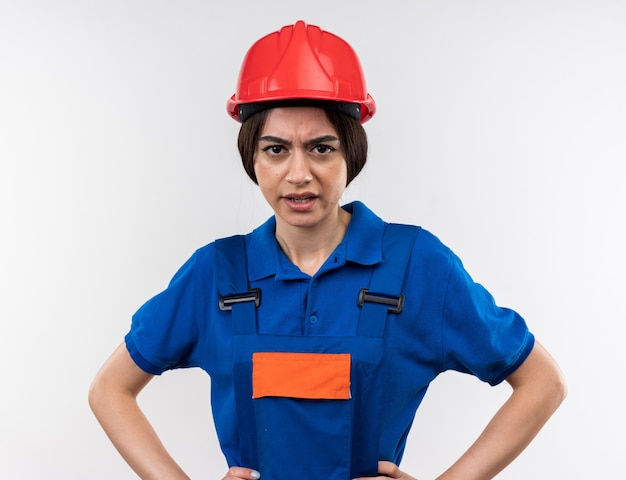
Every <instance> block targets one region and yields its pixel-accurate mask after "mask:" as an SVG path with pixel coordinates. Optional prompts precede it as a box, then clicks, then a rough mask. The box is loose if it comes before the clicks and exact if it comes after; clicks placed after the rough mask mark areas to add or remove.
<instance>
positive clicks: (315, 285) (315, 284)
mask: <svg viewBox="0 0 626 480" xmlns="http://www.w3.org/2000/svg"><path fill="white" fill-rule="evenodd" d="M311 285H313V286H314V287H317V278H316V279H314V280H313V282H311Z"/></svg>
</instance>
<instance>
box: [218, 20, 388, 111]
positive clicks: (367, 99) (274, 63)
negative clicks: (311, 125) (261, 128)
mask: <svg viewBox="0 0 626 480" xmlns="http://www.w3.org/2000/svg"><path fill="white" fill-rule="evenodd" d="M285 104H296V105H297V104H301V105H316V106H322V107H324V108H332V109H336V110H339V111H342V112H344V113H347V114H348V115H350V116H352V117H354V118H356V119H357V120H359V121H360V122H361V123H365V122H366V121H367V120H369V119H370V118H372V116H373V115H374V113H375V112H376V103H375V102H374V99H373V98H372V97H371V96H370V95H369V94H368V93H367V89H366V86H365V77H364V76H363V69H362V68H361V62H360V61H359V58H358V57H357V55H356V53H355V51H354V50H353V49H352V47H351V46H350V45H348V43H347V42H345V41H344V40H342V39H341V38H339V37H337V36H336V35H333V34H332V33H329V32H325V31H323V30H322V29H320V28H319V27H316V26H314V25H307V24H306V23H304V22H303V21H298V22H296V24H295V25H288V26H286V27H283V28H281V29H280V31H278V32H274V33H270V34H269V35H266V36H265V37H263V38H261V39H260V40H258V41H257V42H256V43H255V44H254V45H252V47H250V50H248V53H247V54H246V56H245V58H244V60H243V64H242V65H241V71H240V72H239V80H238V82H237V91H236V92H235V94H234V95H233V96H232V97H231V98H230V99H229V100H228V102H227V104H226V110H227V111H228V113H229V114H230V115H231V116H232V117H233V118H234V119H235V120H237V121H239V122H243V121H245V120H246V119H247V118H248V117H249V116H250V115H252V114H253V113H255V112H258V111H260V110H265V109H268V108H273V107H276V106H280V105H285Z"/></svg>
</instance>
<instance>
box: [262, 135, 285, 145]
mask: <svg viewBox="0 0 626 480" xmlns="http://www.w3.org/2000/svg"><path fill="white" fill-rule="evenodd" d="M259 142H269V143H278V144H279V145H291V142H290V141H288V140H285V139H284V138H280V137H274V136H273V135H265V136H264V137H261V138H259Z"/></svg>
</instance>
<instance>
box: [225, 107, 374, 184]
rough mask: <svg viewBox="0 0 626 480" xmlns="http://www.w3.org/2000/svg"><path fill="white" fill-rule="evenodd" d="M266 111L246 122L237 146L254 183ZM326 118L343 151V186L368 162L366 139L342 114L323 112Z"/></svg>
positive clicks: (256, 114) (356, 124) (355, 125)
mask: <svg viewBox="0 0 626 480" xmlns="http://www.w3.org/2000/svg"><path fill="white" fill-rule="evenodd" d="M267 112H268V110H262V111H260V112H257V113H255V114H254V115H252V116H251V117H250V118H248V119H247V120H246V121H245V122H244V123H243V124H242V125H241V128H240V129H239V137H238V139H237V146H238V147H239V154H240V155H241V162H242V163H243V168H244V169H245V171H246V173H247V174H248V176H249V177H250V178H251V179H252V181H253V182H254V183H257V184H258V182H257V179H256V175H255V173H254V153H255V152H256V149H257V143H258V141H259V135H261V131H262V130H263V127H264V125H265V119H266V118H267ZM324 112H325V113H326V118H328V121H329V122H330V124H331V125H332V126H333V128H334V129H335V130H336V132H337V135H338V136H339V141H340V142H341V146H342V148H343V151H344V155H345V159H346V166H347V167H348V176H347V182H346V186H347V185H349V184H350V182H351V181H352V180H354V178H355V177H356V176H357V175H358V174H359V172H360V171H361V170H362V169H363V167H364V166H365V162H366V161H367V135H366V134H365V130H364V129H363V126H362V125H361V123H360V122H359V121H358V120H355V119H354V118H352V117H349V116H348V115H345V114H343V113H339V112H335V111H332V110H324Z"/></svg>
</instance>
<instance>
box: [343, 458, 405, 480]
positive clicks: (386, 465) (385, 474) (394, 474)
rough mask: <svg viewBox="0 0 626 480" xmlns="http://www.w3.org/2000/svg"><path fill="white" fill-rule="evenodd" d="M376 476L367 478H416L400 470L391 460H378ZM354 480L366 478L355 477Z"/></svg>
mask: <svg viewBox="0 0 626 480" xmlns="http://www.w3.org/2000/svg"><path fill="white" fill-rule="evenodd" d="M378 473H379V474H380V476H378V477H367V478H369V479H374V478H378V479H381V480H382V479H385V478H398V479H401V480H417V479H416V478H415V477H412V476H411V475H409V474H408V473H404V472H403V471H401V470H400V469H399V468H398V466H397V465H396V464H395V463H392V462H378ZM354 480H366V478H360V479H359V478H355V479H354Z"/></svg>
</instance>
